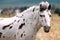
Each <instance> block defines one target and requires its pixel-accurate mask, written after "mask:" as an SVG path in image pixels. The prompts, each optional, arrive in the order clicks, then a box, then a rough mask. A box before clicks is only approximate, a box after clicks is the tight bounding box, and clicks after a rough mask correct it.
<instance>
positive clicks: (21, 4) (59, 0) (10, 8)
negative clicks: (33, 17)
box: [0, 0, 60, 40]
mask: <svg viewBox="0 0 60 40" xmlns="http://www.w3.org/2000/svg"><path fill="white" fill-rule="evenodd" d="M41 1H48V2H49V3H50V4H52V5H54V12H53V13H52V17H53V20H52V22H51V30H50V32H49V33H45V32H44V31H43V28H41V29H40V30H39V31H38V33H37V35H36V40H60V0H0V17H5V18H7V17H12V16H14V15H15V10H17V9H18V10H19V12H23V11H24V10H26V9H27V8H29V7H30V6H33V5H37V4H39V3H40V2H41Z"/></svg>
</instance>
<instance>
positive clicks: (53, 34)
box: [36, 14, 60, 40]
mask: <svg viewBox="0 0 60 40" xmlns="http://www.w3.org/2000/svg"><path fill="white" fill-rule="evenodd" d="M52 16H53V17H52V18H53V19H52V22H51V30H50V32H49V33H45V32H44V31H43V28H41V29H40V30H39V31H38V33H37V36H36V40H60V17H59V16H58V15H57V14H53V15H52Z"/></svg>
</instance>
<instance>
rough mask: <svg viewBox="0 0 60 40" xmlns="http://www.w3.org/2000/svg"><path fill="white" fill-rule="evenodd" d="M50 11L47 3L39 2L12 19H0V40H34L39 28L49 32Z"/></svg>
mask: <svg viewBox="0 0 60 40" xmlns="http://www.w3.org/2000/svg"><path fill="white" fill-rule="evenodd" d="M46 4H47V5H46ZM50 9H51V5H50V4H49V3H48V2H41V3H40V4H39V5H36V6H32V7H30V8H28V9H27V10H25V11H23V12H22V13H20V14H19V15H16V16H14V17H12V18H0V40H35V37H36V33H37V31H38V30H39V28H40V27H41V26H42V27H43V28H44V31H45V32H49V30H50V26H51V25H50V21H51V12H50Z"/></svg>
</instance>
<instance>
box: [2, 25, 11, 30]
mask: <svg viewBox="0 0 60 40" xmlns="http://www.w3.org/2000/svg"><path fill="white" fill-rule="evenodd" d="M10 25H11V24H9V25H6V26H3V28H2V29H3V30H4V29H5V28H6V27H9V26H10Z"/></svg>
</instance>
